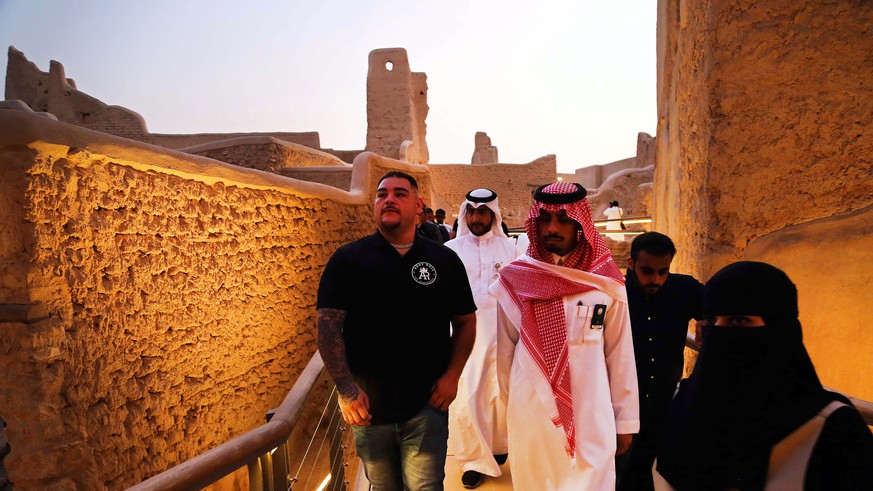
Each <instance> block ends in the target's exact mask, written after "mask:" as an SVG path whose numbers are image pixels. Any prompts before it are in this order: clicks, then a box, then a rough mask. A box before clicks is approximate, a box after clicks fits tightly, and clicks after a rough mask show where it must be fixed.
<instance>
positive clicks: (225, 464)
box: [129, 352, 324, 491]
mask: <svg viewBox="0 0 873 491" xmlns="http://www.w3.org/2000/svg"><path fill="white" fill-rule="evenodd" d="M323 370H324V361H322V359H321V355H320V354H319V353H318V352H316V353H315V354H314V355H313V356H312V359H311V360H309V363H308V364H307V365H306V368H304V369H303V372H302V373H301V374H300V376H299V377H298V378H297V381H296V382H295V383H294V386H293V387H292V388H291V390H290V391H289V392H288V395H286V396H285V400H284V401H282V404H281V405H280V406H279V407H278V408H277V409H276V412H275V413H274V414H273V417H272V419H270V421H269V422H268V423H266V424H264V425H262V426H260V427H258V428H255V429H254V430H252V431H249V432H248V433H246V434H244V435H241V436H239V437H237V438H234V439H233V440H230V441H228V442H226V443H223V444H221V445H219V446H217V447H215V448H213V449H212V450H209V451H208V452H206V453H203V454H201V455H198V456H196V457H194V458H193V459H191V460H188V461H186V462H183V463H181V464H179V465H177V466H176V467H173V468H171V469H168V470H166V471H164V472H162V473H160V474H158V475H156V476H154V477H151V478H149V479H147V480H145V481H143V482H141V483H139V484H137V485H135V486H133V487H131V488H129V489H130V490H132V491H146V490H149V491H151V490H170V491H172V490H189V489H201V488H203V487H206V486H208V485H210V484H212V483H214V482H216V481H218V480H219V479H221V478H223V477H225V476H227V475H229V474H231V473H232V472H234V471H236V470H237V469H240V468H242V467H246V466H248V465H250V464H253V463H255V462H256V461H257V460H258V459H259V458H260V457H261V456H262V455H264V454H266V453H268V452H270V451H271V450H273V449H274V448H277V447H278V446H280V445H282V443H283V442H285V440H287V439H288V437H289V436H290V435H291V431H292V430H293V429H294V426H295V425H296V424H297V420H298V419H300V415H301V413H302V412H303V408H304V406H305V403H306V399H307V397H308V396H309V393H310V392H311V391H312V389H313V388H314V387H315V382H316V381H317V380H318V378H319V377H320V376H321V373H322V371H323Z"/></svg>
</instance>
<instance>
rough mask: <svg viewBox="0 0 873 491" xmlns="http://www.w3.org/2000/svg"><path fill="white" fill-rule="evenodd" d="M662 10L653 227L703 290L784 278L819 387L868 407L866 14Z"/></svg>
mask: <svg viewBox="0 0 873 491" xmlns="http://www.w3.org/2000/svg"><path fill="white" fill-rule="evenodd" d="M658 10H659V14H658V116H659V117H658V138H657V166H656V167H655V178H654V195H653V202H654V217H655V223H654V226H655V228H656V229H657V230H659V231H661V232H664V233H666V234H668V235H670V236H671V237H673V239H674V241H675V242H676V246H677V248H678V249H679V254H678V256H677V259H676V261H675V262H674V264H675V265H676V268H675V269H677V270H678V271H684V272H690V273H692V274H694V275H695V276H697V277H698V278H700V279H702V280H706V279H707V278H708V277H709V276H711V275H712V273H714V272H715V271H716V270H718V269H719V268H721V267H722V266H724V265H726V264H728V263H729V262H732V261H735V260H738V259H741V258H747V259H766V260H768V261H769V262H772V263H774V264H775V265H776V266H778V267H781V268H783V269H785V270H786V271H788V272H789V275H790V276H791V277H792V279H793V280H794V281H795V283H796V284H797V286H798V290H799V294H800V300H801V321H802V322H803V324H804V331H805V333H806V334H805V339H806V340H807V342H806V344H807V347H808V349H809V350H810V352H811V356H812V358H813V361H814V362H815V364H816V367H817V369H818V370H819V374H820V375H821V376H822V379H823V382H824V383H825V384H827V385H830V386H832V387H835V388H838V389H842V390H848V391H851V392H852V393H853V394H854V395H856V396H859V397H862V398H865V399H868V400H869V399H871V398H873V383H871V379H870V378H869V377H866V376H859V375H858V374H861V373H867V372H869V362H867V361H866V360H865V359H864V357H859V356H855V355H854V354H853V353H856V352H858V351H859V350H860V351H863V352H865V353H869V352H870V351H871V350H873V339H871V337H870V336H869V335H868V331H869V329H868V327H867V325H866V319H867V318H869V317H870V315H871V314H873V312H871V310H870V307H869V305H870V302H869V301H868V300H867V298H866V288H858V287H857V285H860V284H868V283H869V277H870V268H869V266H868V264H869V258H868V257H867V255H864V253H861V255H860V256H859V249H860V250H862V251H869V250H871V249H873V227H871V226H870V222H869V220H868V219H859V218H858V215H857V214H858V213H860V212H861V210H866V209H869V207H870V206H871V205H873V179H871V177H870V176H871V175H873V133H871V132H870V131H868V130H869V126H870V121H871V120H873V97H871V96H870V80H873V35H871V32H870V29H871V27H870V26H873V4H870V3H869V2H857V1H852V0H838V1H834V2H827V3H816V4H814V5H813V4H809V3H803V2H800V3H798V2H793V1H790V0H774V1H769V2H747V1H740V0H707V1H703V2H688V1H682V0H661V1H659V3H658ZM868 214H869V213H868ZM864 216H867V215H864ZM818 223H827V224H828V226H827V227H824V226H817V225H815V224H818ZM798 227H799V228H798ZM794 230H804V231H806V232H804V233H796V232H791V233H789V231H794ZM836 234H839V235H840V240H835V239H836V237H835V236H834V235H836ZM819 235H820V236H819ZM843 237H846V240H841V239H842V238H843ZM755 243H758V244H765V243H766V244H768V247H767V248H762V247H760V246H759V247H754V248H753V247H752V246H751V245H752V244H755ZM804 244H806V245H804ZM776 251H781V253H775V252H776ZM847 258H855V259H852V260H848V261H847ZM853 285H855V286H853ZM823 312H827V313H828V316H827V318H826V319H825V318H823V317H821V315H822V313H823Z"/></svg>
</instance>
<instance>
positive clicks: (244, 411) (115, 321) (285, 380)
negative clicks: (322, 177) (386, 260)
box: [0, 111, 373, 489]
mask: <svg viewBox="0 0 873 491" xmlns="http://www.w3.org/2000/svg"><path fill="white" fill-rule="evenodd" d="M13 113H15V114H13ZM0 128H2V129H3V130H4V131H3V132H0V133H3V135H4V136H3V137H0V165H2V167H0V169H2V172H3V179H2V182H4V185H3V186H4V189H3V191H4V199H3V200H2V216H3V217H4V218H7V217H9V218H11V219H13V221H12V222H11V223H13V224H14V231H13V232H11V233H5V234H4V235H3V236H2V237H3V243H2V246H3V247H0V252H2V256H0V270H2V271H3V276H2V278H3V282H2V285H0V286H2V288H0V293H2V295H3V298H0V303H2V307H3V312H4V313H6V314H7V315H5V317H4V318H3V319H2V320H3V321H5V322H0V352H2V354H3V356H2V357H0V412H2V414H0V416H2V417H3V419H4V420H6V422H7V424H8V425H9V426H8V428H7V429H6V436H7V439H8V440H9V442H10V444H11V446H12V453H11V454H10V455H9V456H8V457H7V458H6V461H5V463H6V466H7V467H8V469H9V474H10V478H11V480H12V481H13V482H15V483H16V484H17V485H19V486H21V487H23V488H29V487H37V488H38V487H44V488H49V487H63V486H76V487H79V488H80V489H99V488H101V487H104V486H105V487H107V488H109V489H119V488H124V487H127V486H129V485H132V484H134V483H136V482H139V481H141V480H142V479H144V478H146V477H148V476H150V475H153V474H156V473H158V472H160V471H163V470H165V469H166V468H169V467H171V466H173V465H175V464H178V463H180V462H182V461H184V460H187V459H189V458H191V457H193V456H195V455H197V454H199V453H202V452H204V451H205V450H207V449H209V448H212V447H214V446H216V445H218V444H220V443H222V442H224V441H226V440H228V439H230V438H232V437H234V436H237V435H239V434H242V433H243V432H245V431H247V430H250V429H252V428H254V427H256V426H258V425H260V424H262V423H263V421H264V420H263V417H264V414H265V413H266V411H267V410H269V409H271V408H273V407H276V406H278V404H279V403H280V402H281V400H282V397H283V396H284V395H285V393H286V392H287V390H288V389H289V388H290V387H291V385H292V384H293V381H294V380H295V378H296V375H297V374H298V372H299V371H300V370H301V369H302V368H303V366H305V364H306V362H307V361H308V360H309V358H310V357H311V355H312V353H313V352H314V351H315V349H316V345H315V329H314V326H315V319H314V314H315V309H314V305H315V297H316V291H317V285H318V280H319V277H320V274H321V270H322V267H323V265H324V264H325V262H326V261H327V259H328V258H329V257H330V255H331V254H332V253H333V251H334V250H335V249H336V248H337V247H339V246H340V245H342V244H344V243H346V242H348V241H350V240H353V239H355V238H358V237H361V236H363V235H366V234H368V233H371V232H372V230H373V226H372V218H371V214H372V212H371V205H370V203H369V201H367V200H366V199H362V198H360V197H355V196H352V195H350V194H349V193H347V192H342V191H338V190H334V189H331V188H327V187H324V186H320V185H316V184H309V183H299V182H297V181H293V180H291V179H287V178H283V177H279V176H273V177H270V176H269V175H265V174H263V173H258V172H253V171H249V170H245V169H235V168H233V169H232V168H230V167H231V166H227V165H225V164H221V163H219V162H215V161H211V160H208V159H204V158H199V157H190V156H189V157H186V156H184V155H183V154H175V153H174V154H169V155H168V154H155V153H153V151H154V148H153V147H147V146H136V144H135V143H133V142H130V141H126V140H122V139H116V138H113V137H110V136H106V135H101V134H99V133H96V132H90V131H87V130H82V129H77V128H74V127H72V126H69V125H64V124H62V123H56V122H52V121H48V120H46V119H45V118H39V117H37V116H32V115H26V114H23V113H22V112H19V111H2V112H0ZM319 194H320V195H319ZM15 306H23V308H24V309H25V310H24V313H23V314H21V315H18V316H17V317H15V316H12V315H11V314H9V312H13V311H14V307H15Z"/></svg>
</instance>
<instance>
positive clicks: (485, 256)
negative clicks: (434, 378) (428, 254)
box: [446, 189, 518, 489]
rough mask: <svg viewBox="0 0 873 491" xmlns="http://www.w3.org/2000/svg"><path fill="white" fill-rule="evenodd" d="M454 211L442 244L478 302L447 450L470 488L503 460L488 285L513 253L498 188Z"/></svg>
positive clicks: (493, 305)
mask: <svg viewBox="0 0 873 491" xmlns="http://www.w3.org/2000/svg"><path fill="white" fill-rule="evenodd" d="M459 210H460V211H459V213H458V236H457V238H455V239H453V240H450V241H448V242H446V247H448V248H449V249H451V250H453V251H455V252H456V253H458V257H460V258H461V262H463V263H464V267H465V268H466V269H467V278H468V279H469V280H470V288H471V289H472V290H473V299H474V300H475V301H476V309H477V310H476V343H475V344H474V345H473V352H472V353H470V358H468V360H467V365H466V366H465V367H464V372H463V373H462V374H461V379H460V380H459V381H458V397H456V398H455V401H454V402H453V403H452V405H451V407H450V408H449V453H450V454H452V455H454V457H455V461H456V462H457V463H458V465H459V466H460V467H461V471H462V472H463V474H462V475H461V484H463V486H464V487H465V488H467V489H473V488H475V487H477V486H479V484H480V483H481V482H482V478H483V477H482V476H483V475H486V476H492V477H497V476H500V475H501V471H500V467H499V466H500V465H502V464H503V463H504V462H506V457H507V456H506V454H507V452H508V446H507V441H506V401H505V399H503V398H502V397H501V396H500V387H499V386H498V384H497V301H496V300H495V299H494V297H493V296H492V295H491V294H490V293H489V292H488V287H489V286H490V285H491V283H493V282H494V281H495V280H497V275H498V274H499V273H500V269H501V268H502V267H503V266H506V265H507V264H509V263H511V262H512V261H513V260H514V259H515V258H516V257H517V256H518V254H516V252H515V242H514V241H513V240H512V239H510V238H508V237H507V236H506V235H505V234H504V233H503V228H502V227H501V224H503V218H502V217H501V215H500V205H499V203H498V199H497V193H495V192H494V191H491V190H490V189H474V190H472V191H470V192H469V193H467V197H466V200H464V202H463V203H461V206H460V208H459Z"/></svg>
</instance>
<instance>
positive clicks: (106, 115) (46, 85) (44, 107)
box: [6, 46, 148, 141]
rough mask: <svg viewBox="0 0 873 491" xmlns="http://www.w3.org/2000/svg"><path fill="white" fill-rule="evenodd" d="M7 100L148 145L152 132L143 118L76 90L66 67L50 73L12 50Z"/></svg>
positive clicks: (51, 69) (54, 64)
mask: <svg viewBox="0 0 873 491" xmlns="http://www.w3.org/2000/svg"><path fill="white" fill-rule="evenodd" d="M6 99H9V100H12V99H18V100H22V101H24V102H25V103H26V104H27V105H29V106H30V107H31V108H33V110H34V111H41V112H49V113H52V114H54V115H55V116H57V118H58V119H59V120H61V121H63V122H65V123H72V124H77V125H80V126H84V127H86V128H90V129H93V130H97V131H103V132H106V133H110V134H113V135H117V136H122V137H124V138H131V139H134V140H140V141H145V140H146V135H147V134H148V130H147V129H146V124H145V120H143V118H142V116H140V115H139V114H137V113H135V112H133V111H131V110H130V109H127V108H124V107H121V106H109V105H107V104H105V103H103V102H101V101H100V100H98V99H96V98H94V97H91V96H90V95H88V94H86V93H84V92H81V91H80V90H78V89H77V88H76V83H75V82H74V81H73V80H72V79H69V78H67V77H66V74H65V72H64V66H63V65H61V64H60V63H58V62H57V61H52V62H51V64H50V67H49V71H48V73H46V72H43V71H40V70H39V68H37V67H36V65H35V64H33V63H32V62H30V61H28V60H27V58H26V57H25V56H24V53H22V52H21V51H18V50H17V49H15V48H13V47H12V46H10V47H9V63H8V65H7V67H6Z"/></svg>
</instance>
